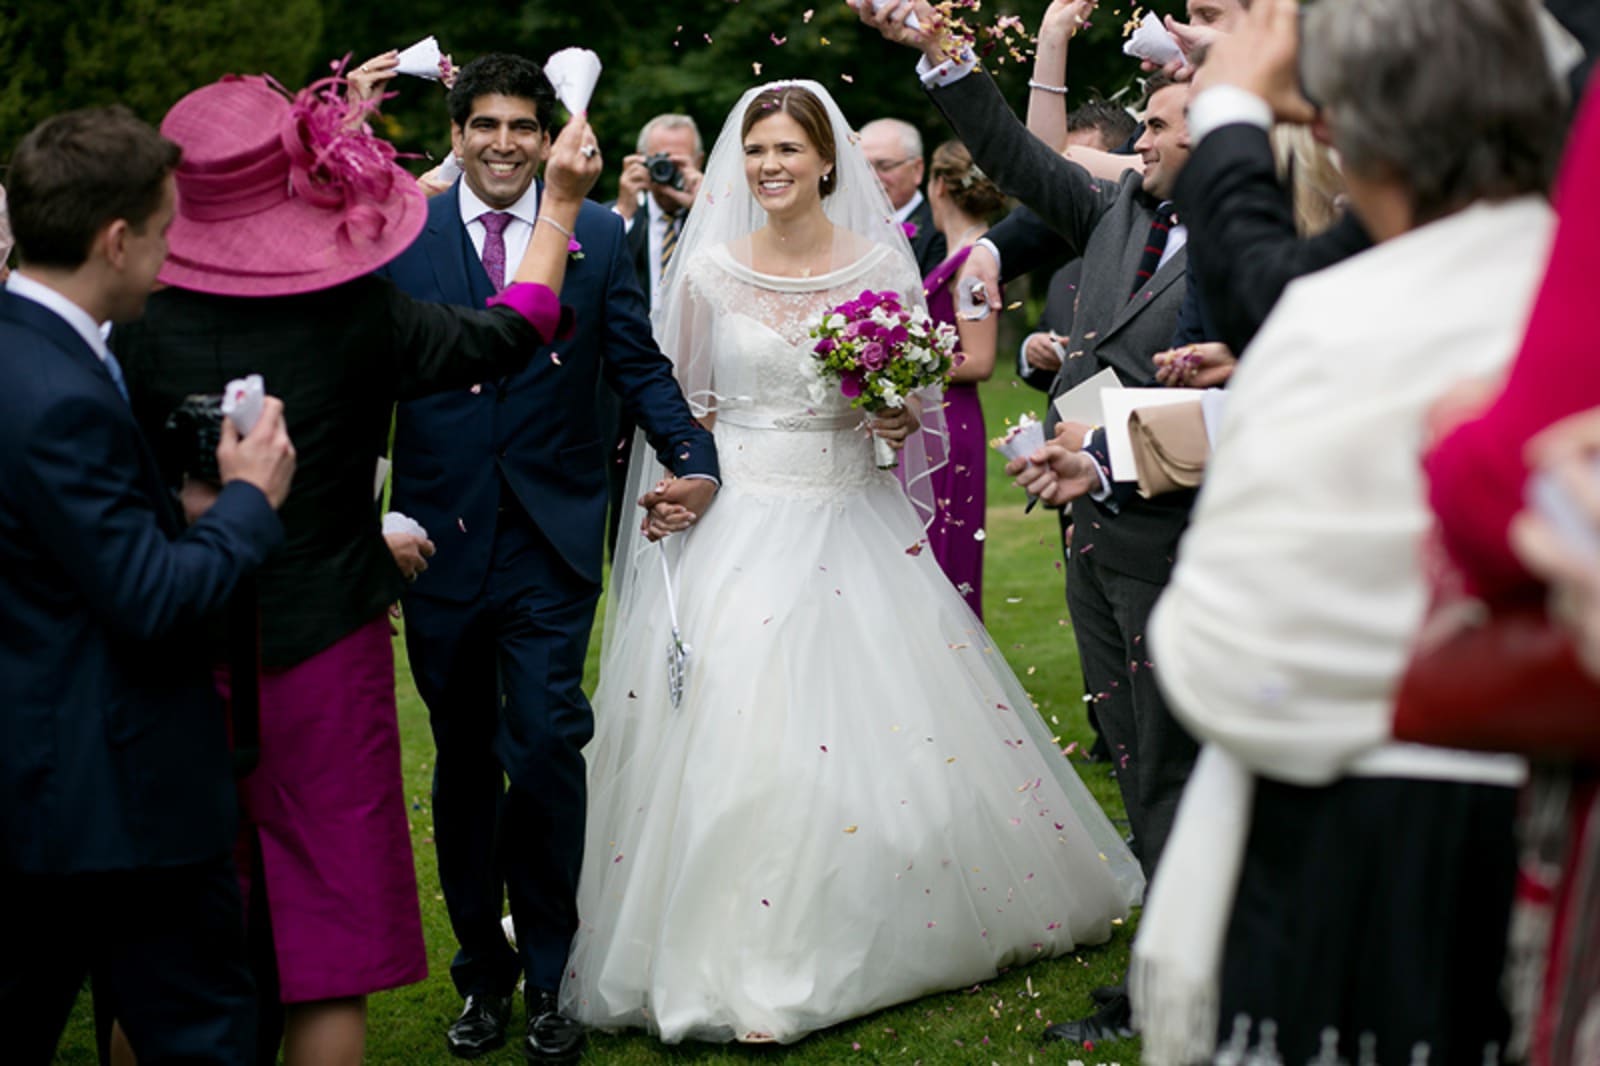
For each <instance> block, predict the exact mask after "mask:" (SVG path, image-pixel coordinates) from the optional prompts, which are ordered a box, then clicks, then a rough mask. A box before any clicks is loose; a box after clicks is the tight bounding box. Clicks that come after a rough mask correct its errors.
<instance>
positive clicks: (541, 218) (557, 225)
mask: <svg viewBox="0 0 1600 1066" xmlns="http://www.w3.org/2000/svg"><path fill="white" fill-rule="evenodd" d="M539 221H540V222H546V223H549V224H550V225H552V226H554V227H555V228H556V229H558V230H560V231H561V232H562V233H564V234H566V237H567V240H569V241H570V240H572V239H573V238H572V231H571V230H569V229H568V228H567V227H565V226H563V225H562V224H561V223H559V222H557V221H556V220H555V219H553V218H551V217H550V216H549V215H540V216H539Z"/></svg>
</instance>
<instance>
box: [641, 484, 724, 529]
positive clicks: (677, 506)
mask: <svg viewBox="0 0 1600 1066" xmlns="http://www.w3.org/2000/svg"><path fill="white" fill-rule="evenodd" d="M716 495H717V483H716V482H715V481H712V480H710V479H709V478H690V477H680V478H668V479H666V480H665V481H658V482H656V487H655V488H653V489H651V490H650V491H649V492H647V493H645V494H644V495H643V496H641V497H639V506H640V507H643V508H644V509H645V516H644V522H643V523H642V524H641V525H640V527H639V529H640V532H642V533H643V534H644V535H645V536H646V537H648V538H649V539H650V540H660V539H661V538H662V537H666V536H669V535H670V534H673V533H681V532H683V531H684V530H686V529H688V528H689V527H690V526H692V525H694V523H695V521H696V520H697V519H699V517H700V516H701V515H703V514H705V512H706V508H707V507H710V506H711V501H712V499H713V498H715V496H716Z"/></svg>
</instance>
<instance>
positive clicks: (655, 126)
mask: <svg viewBox="0 0 1600 1066" xmlns="http://www.w3.org/2000/svg"><path fill="white" fill-rule="evenodd" d="M656 130H692V131H693V132H694V154H695V155H697V156H704V155H705V154H706V145H705V142H704V141H702V140H701V139H700V127H699V126H697V125H695V122H694V119H692V118H690V117H689V116H688V115H676V114H671V113H668V114H663V115H657V116H656V117H655V118H653V119H651V120H650V121H649V122H646V123H645V124H644V127H643V128H642V129H641V130H639V140H638V143H636V144H635V145H634V146H633V150H634V151H636V152H641V153H643V152H647V151H649V148H647V147H646V146H647V145H648V144H649V143H650V135H651V134H652V133H654V132H655V131H656Z"/></svg>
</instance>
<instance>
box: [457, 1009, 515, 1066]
mask: <svg viewBox="0 0 1600 1066" xmlns="http://www.w3.org/2000/svg"><path fill="white" fill-rule="evenodd" d="M510 1017H511V997H510V996H468V997H467V1005H466V1006H465V1007H464V1008H462V1010H461V1016H460V1017H459V1018H457V1019H456V1020H455V1021H453V1022H451V1023H450V1028H449V1029H447V1030H446V1031H445V1034H444V1041H445V1043H446V1044H449V1045H450V1054H452V1055H454V1056H456V1057H457V1058H460V1059H475V1058H477V1057H478V1056H479V1055H485V1054H488V1053H489V1052H491V1051H493V1050H494V1049H495V1048H497V1047H500V1046H502V1045H504V1044H505V1042H506V1021H507V1020H508V1019H509V1018H510Z"/></svg>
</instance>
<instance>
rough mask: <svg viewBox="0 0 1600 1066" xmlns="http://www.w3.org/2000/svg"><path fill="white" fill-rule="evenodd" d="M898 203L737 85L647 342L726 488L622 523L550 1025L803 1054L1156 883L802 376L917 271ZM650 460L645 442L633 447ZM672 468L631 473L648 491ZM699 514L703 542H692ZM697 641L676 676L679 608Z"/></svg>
mask: <svg viewBox="0 0 1600 1066" xmlns="http://www.w3.org/2000/svg"><path fill="white" fill-rule="evenodd" d="M890 216H891V211H890V208H889V204H888V200H887V199H886V197H885V195H884V193H883V192H882V190H881V188H880V187H879V185H878V183H877V180H876V178H875V177H874V175H873V173H872V171H871V168H870V167H869V165H868V164H867V162H866V159H865V157H864V156H863V155H862V153H861V150H860V149H859V148H858V147H857V146H856V143H855V138H854V135H853V134H851V132H850V130H849V127H848V125H847V124H846V122H845V120H844V117H843V115H842V114H841V113H840V112H839V109H838V107H837V106H836V105H835V104H834V102H833V100H832V98H831V97H830V96H829V95H828V94H827V92H826V91H825V90H824V89H823V88H822V87H821V86H819V85H817V84H815V83H813V82H783V83H774V84H772V85H767V86H763V87H761V88H759V89H753V90H751V91H749V92H747V93H746V94H745V95H744V97H743V98H742V99H741V100H740V101H739V104H738V106H737V107H736V108H735V109H734V111H733V113H732V114H731V115H730V116H729V119H728V122H727V125H726V126H725V127H724V129H723V132H722V135H721V137H720V138H719V139H718V141H717V143H716V146H715V148H714V149H713V151H712V155H711V160H710V163H709V164H708V165H707V168H706V177H705V181H704V182H703V184H702V185H701V189H700V194H699V196H698V198H697V199H696V202H695V205H694V209H693V212H692V214H691V215H690V220H689V223H688V226H687V228H686V230H685V232H684V235H683V239H682V241H681V242H680V244H679V247H678V252H677V255H676V256H675V258H674V260H673V263H672V266H671V268H670V270H669V273H668V278H667V281H666V289H665V293H666V299H665V301H664V302H663V304H662V309H661V311H660V312H658V314H657V322H656V332H657V335H658V337H659V338H660V340H661V343H662V347H663V348H664V349H665V350H666V351H667V353H668V354H669V355H671V356H672V357H673V360H674V362H675V364H676V367H677V371H678V375H679V380H680V382H681V383H682V385H683V387H684V390H685V392H686V394H688V396H689V397H690V400H691V402H692V403H694V404H695V405H696V409H697V413H703V414H704V416H705V418H706V420H707V421H708V422H709V421H711V420H712V419H714V420H715V426H714V430H715V434H716V440H717V452H718V455H719V456H720V457H721V464H722V477H723V486H722V489H721V491H720V493H719V496H718V500H717V502H716V504H715V505H714V506H713V507H711V508H709V509H708V510H707V511H706V513H705V515H704V516H703V517H702V518H700V519H699V520H698V521H695V520H694V516H690V515H688V514H686V513H683V512H676V513H666V511H665V510H663V511H662V512H659V513H656V514H654V516H653V517H652V518H651V519H649V520H648V521H649V522H650V523H651V524H652V526H653V528H652V529H651V530H650V533H651V534H652V535H660V534H663V533H666V532H669V531H672V530H674V529H679V528H685V527H687V529H688V531H687V532H685V533H683V534H682V535H679V536H675V537H672V538H670V539H669V540H668V541H663V542H662V544H663V545H669V546H670V548H671V550H670V551H666V550H664V548H663V547H658V546H655V545H651V544H649V543H646V542H645V539H644V537H643V536H642V535H641V533H639V532H633V533H631V534H626V535H624V537H623V538H622V539H623V543H622V544H621V545H620V546H619V550H618V552H617V556H616V558H617V564H616V571H615V573H614V575H613V583H612V590H611V593H610V606H609V609H608V610H607V632H606V637H605V645H604V656H603V658H602V665H601V671H600V684H599V688H598V690H597V692H596V693H595V697H594V705H595V720H596V724H597V732H596V734H595V738H594V740H593V742H592V743H591V744H590V745H589V748H588V749H587V752H586V754H587V757H588V762H589V789H590V799H589V829H588V840H587V847H586V851H585V856H584V865H583V874H582V879H581V883H580V887H579V894H578V909H579V915H580V927H579V931H578V934H577V937H576V939H575V941H574V943H573V949H572V955H571V958H570V960H569V963H568V967H567V974H566V979H565V982H564V985H563V988H562V992H561V998H562V1009H563V1012H564V1013H569V1014H571V1015H572V1016H575V1017H577V1018H579V1019H581V1020H582V1021H584V1022H586V1023H588V1024H590V1025H594V1026H600V1027H606V1028H615V1027H622V1026H632V1027H639V1028H644V1029H647V1030H649V1031H650V1032H652V1033H654V1034H656V1035H658V1036H659V1037H660V1038H661V1039H662V1040H664V1041H666V1042H668V1043H675V1042H677V1041H680V1040H683V1039H685V1038H696V1039H701V1040H718V1041H725V1040H730V1039H737V1040H745V1041H761V1042H765V1041H777V1042H784V1043H787V1042H790V1041H795V1040H798V1039H800V1038H801V1037H803V1036H805V1035H806V1034H807V1033H809V1032H812V1031H814V1030H817V1029H820V1028H823V1027H825V1026H828V1025H832V1024H834V1023H836V1022H840V1021H844V1020H845V1019H848V1018H852V1017H856V1016H858V1015H861V1014H865V1013H867V1012H870V1011H873V1010H876V1009H878V1008H880V1007H886V1006H889V1005H891V1004H894V1003H900V1002H903V1001H906V1000H910V999H914V998H916V997H918V996H922V995H924V994H927V993H931V992H935V991H940V990H945V989H950V988H956V987H960V986H966V985H971V984H973V983H974V982H977V981H982V980H985V979H988V978H992V977H994V976H995V974H996V973H997V971H998V970H1000V969H1001V968H1003V967H1007V966H1011V965H1014V964H1017V963H1021V962H1026V961H1028V960H1030V959H1034V958H1038V957H1041V956H1049V955H1059V954H1061V953H1063V952H1066V951H1069V950H1071V949H1072V948H1073V946H1074V945H1076V944H1082V943H1099V942H1102V941H1104V940H1106V939H1107V938H1108V937H1109V936H1110V933H1111V927H1112V921H1113V920H1114V919H1117V918H1120V917H1122V916H1124V915H1125V914H1127V912H1128V908H1129V906H1130V905H1132V904H1134V903H1136V902H1137V900H1138V898H1139V895H1140V892H1141V890H1142V888H1143V882H1142V880H1141V879H1140V876H1139V873H1138V867H1137V865H1136V863H1135V862H1134V861H1133V859H1132V858H1131V856H1130V855H1129V854H1128V851H1127V849H1126V848H1125V847H1124V846H1123V843H1122V840H1121V838H1120V836H1119V835H1118V834H1117V832H1116V831H1115V830H1114V829H1113V828H1112V826H1111V825H1110V823H1109V822H1108V821H1107V820H1106V818H1105V816H1104V815H1103V814H1102V813H1101V812H1100V810H1099V808H1098V807H1097V806H1096V804H1095V802H1094V800H1093V799H1092V798H1091V797H1090V795H1089V793H1088V792H1087V790H1086V789H1085V788H1084V787H1083V785H1082V783H1081V782H1079V781H1078V779H1077V777H1076V776H1075V775H1074V774H1073V772H1072V770H1071V768H1070V766H1069V765H1068V764H1067V761H1066V759H1065V758H1064V757H1062V756H1060V755H1059V754H1058V753H1057V752H1056V750H1055V748H1054V745H1053V744H1052V742H1051V739H1050V736H1049V733H1048V731H1047V730H1046V729H1045V728H1044V726H1043V723H1042V722H1041V721H1040V720H1039V717H1038V715H1037V714H1036V713H1035V712H1034V711H1033V710H1032V707H1031V705H1030V703H1029V700H1028V697H1027V696H1026V694H1025V693H1024V692H1023V690H1022V688H1021V686H1020V685H1019V684H1018V682H1017V680H1016V678H1015V677H1014V676H1013V675H1012V673H1011V671H1010V670H1009V669H1008V668H1007V666H1006V664H1005V660H1004V659H1003V658H1002V656H1001V655H1000V653H999V651H998V650H996V649H995V648H994V647H993V645H992V643H991V642H990V640H989V637H988V634H987V633H986V632H985V631H984V630H983V628H982V626H981V624H980V623H979V622H978V621H977V619H976V618H974V616H973V615H972V613H971V612H970V611H969V610H968V608H967V607H966V605H965V603H964V602H963V601H962V599H961V596H960V594H959V593H957V592H956V590H955V589H954V588H953V587H951V585H950V584H949V582H948V581H947V580H946V579H945V577H944V575H943V574H942V573H941V572H940V570H939V567H938V564H937V563H936V562H935V561H934V558H933V555H932V553H931V552H927V551H923V550H921V549H922V547H923V546H924V543H925V540H924V527H925V524H926V522H927V520H928V518H929V517H931V514H932V499H931V493H930V492H929V491H928V488H927V485H928V482H927V477H926V475H927V470H928V467H929V461H928V453H929V452H930V451H937V450H938V447H937V445H938V443H939V436H940V434H941V432H942V429H941V426H942V419H941V418H940V416H939V410H938V408H939V404H938V402H937V397H935V398H934V401H935V402H933V403H930V404H928V405H927V406H926V410H925V412H924V413H923V415H922V423H923V425H922V429H921V431H920V432H911V431H912V430H914V429H915V428H916V427H915V422H914V420H913V418H912V417H911V416H909V415H900V416H896V417H893V418H888V419H880V420H879V421H878V423H876V428H877V431H878V432H879V433H880V434H881V435H883V436H885V437H889V438H893V439H903V442H904V444H905V447H904V449H903V450H902V452H901V455H902V462H903V465H904V466H905V475H906V482H907V484H908V485H909V486H910V494H911V496H913V497H915V498H916V500H917V502H916V503H913V501H912V500H910V499H908V494H907V490H906V489H903V488H902V487H901V485H900V483H899V481H898V480H897V479H896V477H895V475H894V473H893V472H892V471H883V470H879V469H878V468H877V466H876V464H875V463H874V461H873V449H872V445H871V439H870V437H869V436H868V434H867V433H866V432H863V429H862V427H861V416H860V415H859V413H857V412H852V411H851V410H850V409H849V407H848V404H847V402H846V401H845V399H844V398H843V397H842V396H840V395H839V394H838V392H837V390H836V389H835V388H832V387H827V388H825V387H823V386H822V383H821V382H820V381H819V380H818V378H817V375H816V372H815V371H814V369H813V367H812V363H813V360H812V359H811V356H810V350H811V343H812V342H811V341H810V340H808V338H807V331H808V330H809V329H810V327H811V326H812V325H813V324H815V323H816V322H817V321H818V320H819V319H820V317H821V315H822V313H823V311H825V310H826V309H828V308H831V307H833V306H835V305H837V304H839V303H842V302H844V301H845V300H849V299H853V298H854V297H855V296H857V295H859V294H860V293H861V291H862V290H863V289H874V290H884V289H892V290H895V291H898V292H900V293H901V294H902V296H903V298H904V299H905V300H906V301H907V304H908V305H909V304H910V303H911V302H916V303H920V302H921V299H922V294H921V284H920V281H919V278H918V276H917V270H916V263H915V261H914V260H913V259H912V257H911V252H910V248H909V246H908V245H907V243H906V239H905V236H904V234H903V233H902V232H901V230H900V227H899V226H897V225H896V224H895V223H894V222H893V221H892V219H891V217H890ZM644 453H645V449H639V450H637V451H636V452H635V455H636V456H639V455H643V454H644ZM659 476H660V474H659V467H657V468H654V469H649V468H645V467H644V466H643V465H642V464H641V463H640V462H639V461H638V460H636V469H635V471H634V472H633V478H634V481H635V484H636V486H637V487H640V488H648V487H649V486H650V485H652V484H654V483H655V482H656V479H657V478H659ZM691 523H692V525H691ZM674 616H676V618H677V621H678V629H679V632H680V633H681V635H682V638H683V640H684V642H685V643H686V644H688V645H690V647H691V648H692V651H691V653H690V655H689V658H688V661H687V669H686V673H685V676H684V680H683V684H682V688H681V690H680V692H679V693H678V694H679V695H681V699H676V700H675V699H674V691H673V685H672V683H671V682H670V681H669V676H668V675H669V670H668V662H667V659H668V648H669V645H671V644H672V641H673V617H674Z"/></svg>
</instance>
